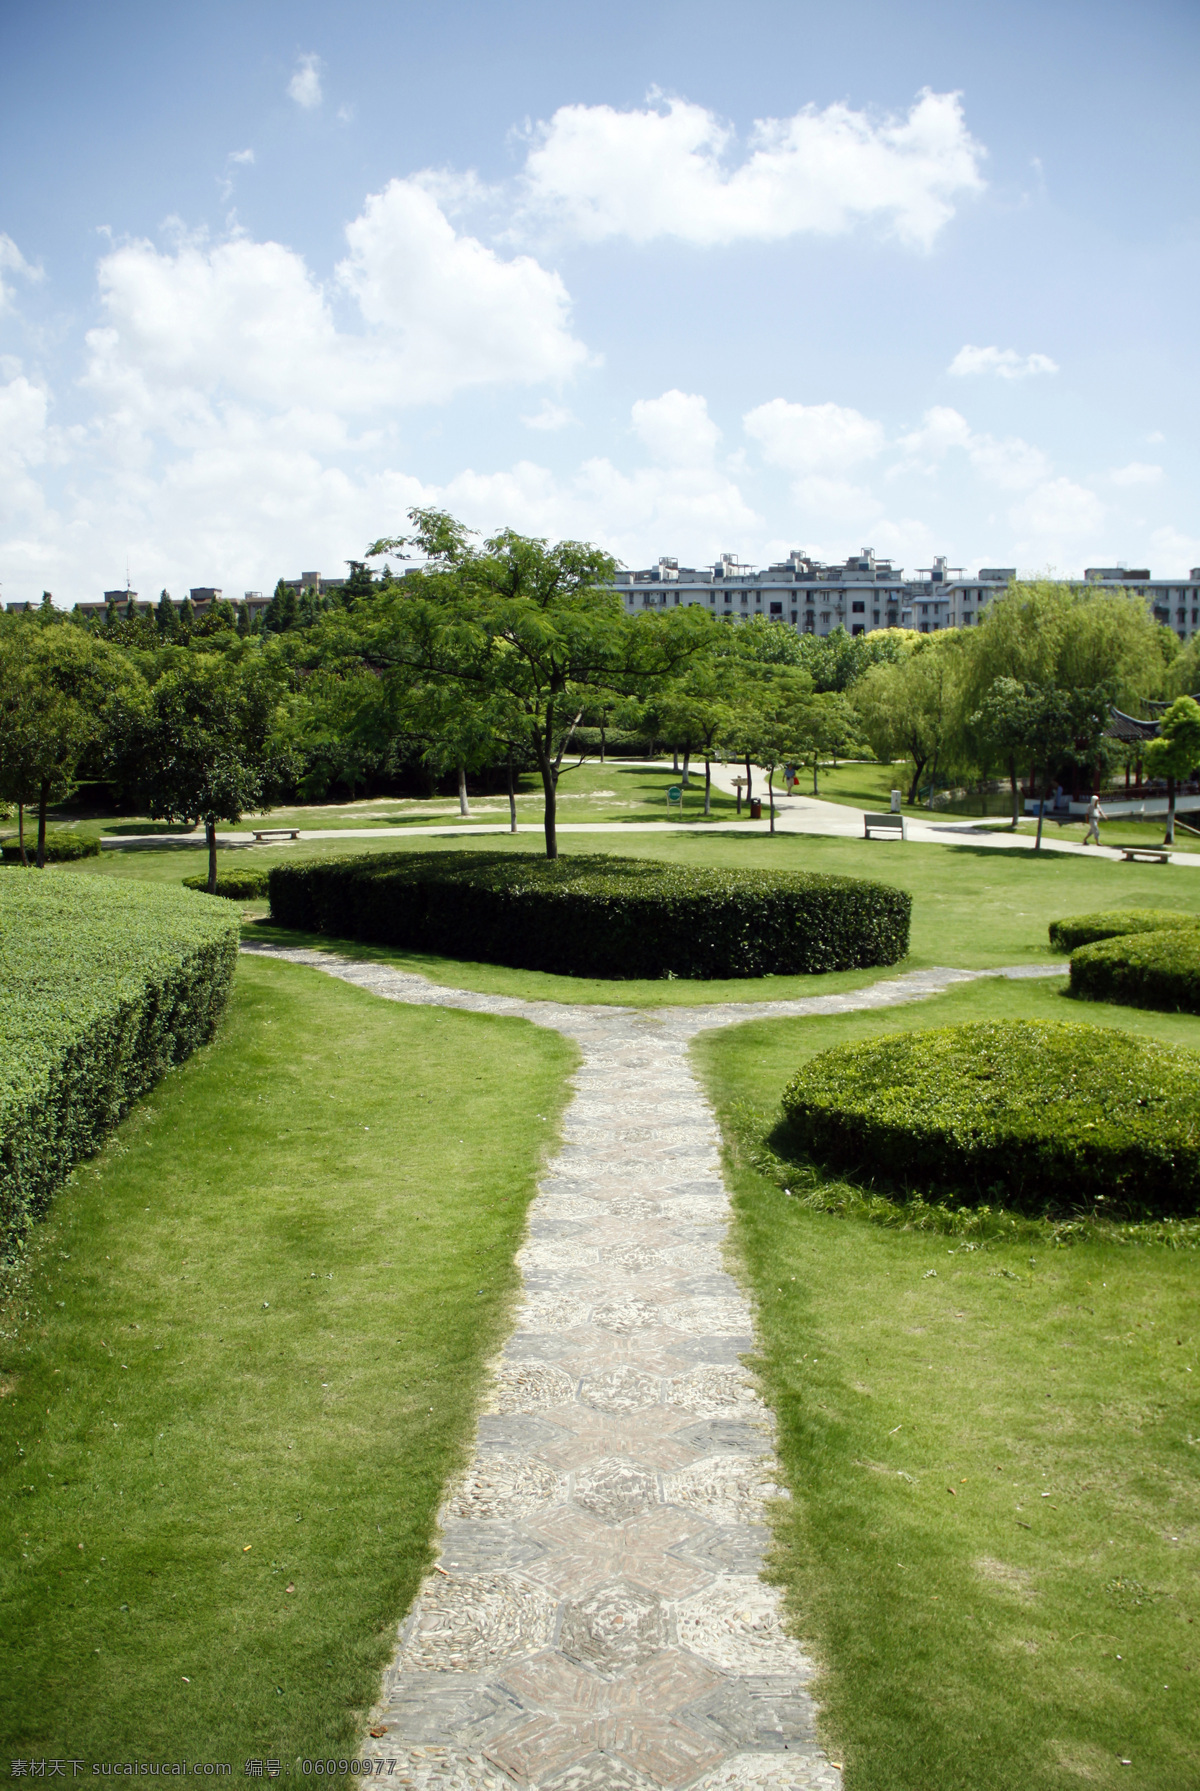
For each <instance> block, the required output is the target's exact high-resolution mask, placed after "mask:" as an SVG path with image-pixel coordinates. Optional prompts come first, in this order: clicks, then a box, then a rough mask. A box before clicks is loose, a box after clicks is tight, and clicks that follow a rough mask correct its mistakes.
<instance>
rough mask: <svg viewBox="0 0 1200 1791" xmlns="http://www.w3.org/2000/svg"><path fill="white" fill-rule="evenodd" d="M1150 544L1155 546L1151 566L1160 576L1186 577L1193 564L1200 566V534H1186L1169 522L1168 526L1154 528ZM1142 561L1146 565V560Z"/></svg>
mask: <svg viewBox="0 0 1200 1791" xmlns="http://www.w3.org/2000/svg"><path fill="white" fill-rule="evenodd" d="M1150 545H1151V547H1152V548H1153V556H1152V559H1151V566H1152V569H1153V571H1154V572H1155V574H1156V576H1157V577H1159V578H1184V577H1185V576H1186V575H1187V574H1188V573H1189V572H1190V571H1191V569H1192V567H1193V566H1200V535H1185V534H1184V532H1183V531H1182V529H1177V528H1174V527H1172V526H1171V525H1169V524H1168V526H1167V527H1166V528H1161V529H1155V530H1154V532H1153V534H1152V535H1151V537H1150ZM1164 561H1165V562H1166V564H1165V565H1164V564H1163V562H1164ZM1141 563H1142V564H1143V565H1145V563H1146V562H1145V561H1144V560H1143V561H1142V562H1141Z"/></svg>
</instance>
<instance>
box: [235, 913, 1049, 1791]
mask: <svg viewBox="0 0 1200 1791" xmlns="http://www.w3.org/2000/svg"><path fill="white" fill-rule="evenodd" d="M243 949H244V950H248V951H253V952H255V953H256V954H259V955H262V956H267V957H274V958H281V959H284V960H286V961H287V962H288V963H292V964H303V965H308V966H311V967H312V968H314V969H318V970H322V971H325V972H327V973H328V974H330V975H332V976H337V977H340V978H342V979H344V980H345V981H346V982H350V983H354V984H355V985H356V986H357V987H359V988H362V989H367V990H370V992H371V993H372V994H375V995H379V996H382V997H383V998H384V999H385V1000H389V1001H404V1002H419V1003H423V1004H429V1005H435V1006H440V1007H452V1008H462V1009H466V1010H467V1011H469V1012H475V1013H488V1014H504V1015H513V1016H517V1017H520V1018H522V1019H526V1020H531V1021H532V1022H533V1023H534V1024H535V1025H538V1026H550V1027H554V1028H555V1029H556V1030H558V1031H559V1032H562V1033H564V1034H565V1035H566V1036H567V1037H569V1038H571V1039H574V1040H575V1042H576V1043H577V1044H578V1046H579V1048H580V1050H581V1053H582V1063H581V1065H580V1067H579V1069H578V1070H577V1071H576V1073H575V1076H574V1078H573V1083H574V1088H575V1091H576V1092H575V1098H574V1100H573V1101H572V1102H571V1105H570V1107H569V1109H568V1111H567V1114H566V1117H565V1121H564V1126H563V1142H562V1147H561V1149H560V1151H559V1153H558V1155H557V1156H556V1157H555V1159H554V1160H553V1162H552V1163H551V1164H550V1165H549V1167H548V1169H547V1171H546V1173H545V1175H544V1176H543V1178H542V1181H541V1183H540V1185H539V1190H538V1194H537V1197H536V1199H535V1200H534V1202H533V1204H532V1206H531V1208H530V1214H529V1232H528V1237H527V1241H526V1243H525V1244H524V1246H523V1248H522V1250H521V1252H520V1255H519V1257H518V1261H519V1263H520V1266H521V1269H522V1272H523V1277H524V1290H523V1295H522V1299H521V1304H520V1307H519V1310H518V1313H517V1320H516V1329H515V1332H514V1334H513V1336H512V1337H511V1338H510V1339H509V1342H508V1343H507V1345H506V1346H505V1348H504V1350H503V1352H502V1354H501V1356H500V1359H499V1361H498V1362H497V1363H496V1364H495V1366H494V1371H493V1377H492V1384H491V1388H490V1392H489V1394H488V1395H487V1396H486V1397H485V1401H484V1411H483V1416H482V1417H481V1418H480V1421H479V1428H478V1432H477V1439H476V1445H475V1452H474V1457H473V1459H472V1462H471V1465H470V1467H469V1469H468V1471H467V1473H466V1475H465V1477H464V1478H463V1479H462V1480H461V1481H460V1482H459V1483H458V1484H457V1485H456V1486H455V1487H454V1488H453V1489H452V1490H451V1492H450V1494H449V1497H448V1498H447V1500H446V1503H445V1504H444V1506H443V1508H442V1511H441V1513H440V1523H441V1530H442V1543H443V1553H442V1556H441V1560H440V1563H439V1565H438V1567H437V1568H436V1569H435V1570H434V1572H433V1573H431V1574H430V1576H429V1578H428V1579H427V1580H426V1582H425V1584H424V1585H423V1587H422V1589H421V1591H420V1593H419V1594H418V1597H417V1600H416V1603H415V1605H414V1607H413V1609H412V1611H411V1612H410V1613H409V1614H408V1616H407V1617H406V1618H405V1620H404V1622H403V1623H402V1625H401V1627H400V1631H399V1638H398V1645H397V1649H396V1653H395V1656H394V1658H393V1660H392V1663H391V1665H390V1666H389V1667H388V1669H387V1671H386V1673H385V1675H384V1681H383V1688H382V1695H381V1697H380V1701H379V1703H378V1705H377V1706H376V1709H375V1711H374V1712H373V1716H372V1721H371V1725H370V1727H371V1729H372V1731H382V1733H379V1734H373V1735H372V1736H370V1737H368V1738H366V1739H365V1740H364V1743H363V1749H362V1752H363V1756H364V1758H366V1759H372V1760H375V1761H376V1762H378V1763H379V1764H378V1766H377V1771H378V1772H379V1773H380V1775H381V1776H383V1777H386V1778H387V1780H388V1782H389V1783H390V1784H393V1785H403V1786H411V1787H415V1788H419V1791H434V1788H435V1787H436V1788H437V1791H512V1788H513V1787H514V1786H523V1787H538V1788H539V1791H675V1788H677V1787H678V1788H682V1787H685V1786H686V1787H693V1788H694V1791H718V1788H728V1791H840V1786H841V1782H842V1775H841V1772H840V1771H839V1769H838V1765H837V1764H836V1763H834V1762H831V1761H830V1760H829V1758H828V1757H827V1755H826V1754H825V1753H824V1752H823V1751H822V1749H821V1748H820V1746H819V1745H818V1743H817V1740H816V1730H815V1715H816V1710H815V1706H814V1704H813V1701H812V1698H811V1696H810V1694H809V1691H808V1684H809V1681H810V1679H811V1677H812V1674H813V1665H812V1662H811V1661H810V1660H809V1659H808V1657H807V1656H806V1654H805V1653H804V1651H803V1649H802V1648H801V1647H800V1645H799V1644H798V1643H797V1642H796V1641H794V1640H793V1639H792V1638H791V1637H790V1636H789V1635H788V1634H787V1631H786V1629H785V1628H784V1624H783V1621H782V1618H781V1607H780V1600H779V1595H778V1593H777V1592H776V1591H775V1589H774V1588H773V1587H770V1586H768V1585H766V1584H764V1583H763V1581H762V1580H761V1579H760V1577H759V1570H760V1567H761V1564H762V1559H763V1552H764V1549H765V1547H766V1543H767V1540H768V1535H767V1527H766V1520H767V1504H768V1501H769V1500H771V1499H773V1498H780V1497H785V1496H786V1494H784V1493H783V1492H782V1491H781V1490H780V1488H779V1487H778V1486H777V1485H776V1482H775V1464H774V1456H773V1451H772V1438H771V1417H770V1413H769V1412H768V1411H767V1409H766V1408H765V1406H764V1405H763V1404H762V1401H761V1400H760V1398H759V1396H758V1394H757V1392H756V1390H755V1388H754V1384H753V1382H752V1380H751V1378H750V1375H749V1374H748V1372H747V1371H746V1369H745V1368H744V1367H743V1366H742V1361H741V1359H742V1357H743V1356H744V1355H745V1354H746V1353H747V1352H749V1351H750V1350H752V1349H753V1347H754V1337H753V1317H752V1313H751V1309H750V1306H749V1304H748V1302H747V1299H746V1296H745V1294H744V1293H743V1292H742V1290H741V1288H740V1287H739V1286H738V1284H737V1282H736V1281H734V1280H733V1279H732V1277H731V1276H730V1275H729V1274H728V1273H727V1271H726V1268H725V1263H724V1259H723V1250H722V1246H723V1241H724V1237H725V1230H726V1224H727V1221H728V1217H729V1203H728V1198H727V1195H726V1192H725V1187H724V1184H723V1182H722V1179H721V1166H720V1156H719V1139H718V1135H717V1129H716V1126H715V1124H714V1122H713V1117H712V1114H711V1112H710V1110H709V1107H708V1104H707V1102H706V1100H705V1098H704V1094H703V1092H702V1090H701V1088H700V1086H699V1084H698V1083H697V1081H696V1079H695V1077H694V1076H693V1074H692V1071H691V1068H690V1066H689V1062H688V1045H689V1043H690V1041H691V1039H692V1038H693V1037H694V1036H695V1035H696V1033H698V1032H701V1031H704V1030H706V1029H707V1028H710V1027H715V1026H728V1025H733V1024H736V1023H737V1022H739V1021H742V1020H748V1019H755V1018H759V1017H784V1016H787V1015H806V1014H813V1015H815V1014H836V1013H850V1012H854V1011H860V1010H863V1009H871V1008H883V1007H891V1006H894V1005H896V1004H898V1003H901V1002H908V1001H917V1000H921V999H923V998H926V997H928V996H931V995H936V994H939V993H941V991H942V990H944V989H946V988H949V987H950V986H951V985H952V984H954V983H958V982H964V981H970V980H974V979H975V978H977V977H979V976H980V975H996V976H1013V977H1040V976H1059V975H1062V974H1064V971H1063V970H1059V969H1057V968H1041V967H1038V968H1034V969H1016V970H999V971H988V972H980V971H967V970H925V971H915V972H910V973H909V974H907V975H904V976H897V977H894V978H891V979H888V980H886V981H882V982H878V983H875V984H873V985H872V986H870V987H869V988H865V989H860V990H856V991H853V992H852V993H849V994H846V995H820V996H814V997H812V998H809V999H805V1000H798V1001H779V1002H745V1003H741V1002H739V1003H729V1004H726V1005H722V1006H719V1007H691V1008H668V1009H659V1010H657V1011H654V1012H639V1011H636V1010H633V1009H630V1008H618V1007H599V1006H596V1007H590V1006H588V1007H585V1006H578V1007H574V1006H567V1005H564V1004H561V1003H557V1002H549V1001H521V1000H516V999H512V998H509V997H507V996H498V995H479V994H473V993H470V992H468V991H465V990H460V989H450V988H443V987H440V986H439V985H438V984H436V983H431V982H428V981H426V980H425V978H423V977H420V976H416V975H412V974H409V973H405V972H402V971H398V970H394V969H391V968H390V967H389V966H388V965H386V964H379V963H371V962H363V961H357V960H354V959H350V958H345V957H341V956H338V955H337V954H335V953H333V952H322V951H304V950H290V949H285V948H279V947H272V946H265V945H264V946H246V947H243Z"/></svg>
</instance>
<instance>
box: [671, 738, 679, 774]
mask: <svg viewBox="0 0 1200 1791" xmlns="http://www.w3.org/2000/svg"><path fill="white" fill-rule="evenodd" d="M671 770H672V771H673V772H674V773H675V775H676V777H678V776H679V748H678V747H677V746H673V747H672V748H671Z"/></svg>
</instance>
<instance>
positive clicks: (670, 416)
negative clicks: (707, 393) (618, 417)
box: [632, 390, 721, 467]
mask: <svg viewBox="0 0 1200 1791" xmlns="http://www.w3.org/2000/svg"><path fill="white" fill-rule="evenodd" d="M632 417H633V432H634V434H635V435H636V436H638V437H639V438H640V439H641V441H642V442H644V443H645V445H646V447H647V448H649V450H650V452H651V454H652V455H653V456H654V458H655V459H656V460H659V461H662V462H663V463H664V464H665V465H667V466H695V467H703V466H711V465H712V460H713V455H714V454H715V453H716V449H717V443H718V442H719V441H720V439H721V431H720V430H719V429H718V428H717V425H716V424H715V423H714V422H713V420H712V418H711V417H710V416H709V414H708V404H707V402H706V401H705V400H704V399H703V398H701V397H699V396H698V395H697V394H696V393H693V392H680V391H677V390H674V391H670V392H664V393H663V395H662V397H661V398H639V399H638V401H637V403H636V404H635V405H634V406H633V411H632Z"/></svg>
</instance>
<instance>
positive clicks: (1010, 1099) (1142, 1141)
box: [783, 947, 1200, 1218]
mask: <svg viewBox="0 0 1200 1791" xmlns="http://www.w3.org/2000/svg"><path fill="white" fill-rule="evenodd" d="M1089 949H1092V950H1095V949H1101V948H1096V947H1091V948H1089ZM783 1107H784V1114H785V1117H786V1122H787V1125H788V1127H789V1129H790V1131H791V1134H792V1136H793V1138H794V1139H795V1140H796V1142H797V1143H798V1144H800V1145H801V1146H802V1147H803V1148H804V1149H805V1150H807V1151H808V1152H810V1153H811V1154H812V1155H813V1156H814V1157H816V1158H817V1159H818V1160H820V1161H822V1162H824V1163H827V1164H829V1165H831V1166H832V1167H835V1168H837V1169H841V1170H846V1171H850V1172H851V1173H853V1174H856V1175H858V1176H861V1177H869V1178H871V1179H879V1178H881V1177H882V1178H884V1179H886V1180H888V1181H892V1182H901V1183H908V1184H910V1185H914V1186H919V1187H922V1188H932V1189H936V1190H938V1191H939V1192H943V1191H949V1192H950V1193H951V1194H952V1195H956V1196H957V1197H958V1198H959V1199H960V1200H962V1201H964V1202H966V1203H967V1204H976V1203H978V1202H981V1201H996V1202H999V1203H1000V1204H1003V1205H1006V1206H1011V1207H1015V1208H1017V1209H1018V1210H1020V1211H1022V1212H1027V1213H1042V1212H1047V1211H1050V1212H1054V1211H1058V1212H1061V1211H1063V1210H1070V1209H1072V1208H1078V1207H1087V1208H1091V1207H1092V1206H1093V1205H1094V1204H1095V1203H1097V1202H1100V1203H1102V1210H1108V1211H1110V1212H1114V1213H1121V1214H1125V1215H1129V1216H1133V1217H1140V1218H1145V1217H1149V1216H1152V1215H1154V1216H1159V1215H1163V1214H1189V1215H1190V1214H1195V1213H1196V1212H1198V1211H1200V1055H1197V1054H1196V1053H1194V1052H1191V1051H1183V1050H1177V1049H1175V1048H1173V1047H1171V1046H1169V1045H1161V1044H1157V1043H1155V1042H1153V1041H1151V1040H1147V1039H1140V1038H1135V1037H1132V1036H1131V1035H1130V1034H1128V1033H1125V1032H1118V1031H1115V1030H1113V1029H1111V1028H1109V1027H1101V1026H1086V1025H1079V1024H1069V1023H1064V1022H1061V1021H1036V1020H1008V1021H1000V1022H986V1023H985V1022H980V1023H975V1024H972V1025H965V1026H947V1027H941V1028H938V1029H935V1030H931V1031H927V1032H908V1033H901V1034H898V1035H892V1036H889V1037H886V1038H876V1039H869V1040H867V1041H865V1042H864V1043H861V1044H853V1045H839V1046H837V1047H835V1048H834V1049H833V1050H830V1051H823V1052H821V1053H820V1054H819V1055H818V1056H816V1057H814V1058H813V1059H812V1060H811V1061H810V1062H809V1063H808V1064H806V1065H805V1066H804V1068H803V1069H802V1070H801V1071H800V1072H799V1073H798V1075H796V1076H795V1077H794V1078H793V1079H792V1081H791V1082H790V1083H789V1084H788V1086H787V1088H786V1089H785V1091H784V1096H783Z"/></svg>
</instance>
